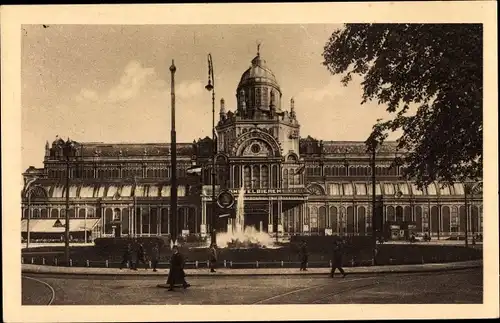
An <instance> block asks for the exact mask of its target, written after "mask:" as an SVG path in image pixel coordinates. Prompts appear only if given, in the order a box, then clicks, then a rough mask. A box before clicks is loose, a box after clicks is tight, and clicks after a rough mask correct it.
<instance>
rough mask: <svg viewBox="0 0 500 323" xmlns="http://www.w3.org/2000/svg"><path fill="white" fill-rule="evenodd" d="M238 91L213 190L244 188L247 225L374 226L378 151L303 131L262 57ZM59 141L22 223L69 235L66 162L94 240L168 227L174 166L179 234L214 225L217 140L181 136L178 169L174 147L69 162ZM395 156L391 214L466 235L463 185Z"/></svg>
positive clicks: (389, 185)
mask: <svg viewBox="0 0 500 323" xmlns="http://www.w3.org/2000/svg"><path fill="white" fill-rule="evenodd" d="M236 97H237V107H236V109H235V111H234V112H233V111H227V112H226V107H225V102H224V99H222V100H221V102H220V113H219V121H218V124H217V126H216V132H217V143H216V144H217V145H216V146H217V155H216V157H215V158H216V165H217V169H216V174H217V176H216V189H217V190H220V189H221V188H224V189H229V190H231V191H233V192H234V193H235V194H237V193H238V191H239V189H240V188H241V187H244V188H245V223H246V224H247V225H254V226H256V227H257V228H260V229H262V230H264V231H268V232H276V231H278V232H281V233H284V234H295V233H307V234H331V233H333V234H335V233H338V234H356V235H357V234H360V235H363V234H369V233H370V232H371V212H372V211H371V194H372V192H371V188H372V186H371V167H370V158H371V157H370V155H369V154H367V153H366V147H365V145H364V142H338V141H317V140H315V139H313V138H311V137H307V138H301V137H300V125H299V121H298V120H297V117H296V114H295V106H294V101H293V99H292V100H291V102H290V106H289V108H288V109H287V108H285V107H284V106H283V105H284V102H283V101H282V93H281V89H280V86H279V84H278V82H277V81H276V77H275V76H274V74H273V73H272V71H271V70H270V69H269V68H268V67H267V65H266V62H265V61H264V60H263V59H262V57H261V56H260V54H257V56H256V57H255V58H254V59H253V60H252V62H251V66H250V67H249V68H248V70H246V71H245V72H244V73H243V75H242V77H241V80H240V83H239V84H238V87H237V89H236ZM63 146H64V140H62V139H60V138H56V140H55V141H53V142H52V144H51V145H49V143H48V142H47V144H46V147H45V158H44V167H43V168H42V169H36V168H33V167H30V168H29V169H28V170H27V171H26V172H25V173H24V174H23V175H24V178H25V189H24V190H23V193H22V194H23V204H22V217H23V230H26V229H25V227H26V224H25V222H26V218H27V216H28V212H29V210H31V221H32V224H30V228H34V227H35V226H36V225H38V228H39V229H38V231H40V232H42V231H44V230H45V231H46V232H59V231H61V232H62V231H63V229H61V228H59V227H58V226H54V225H53V224H54V223H55V221H56V220H57V219H60V220H59V222H60V221H61V220H62V221H64V212H65V196H66V195H65V187H66V186H65V179H66V171H67V169H68V168H67V166H68V163H69V177H70V180H69V182H70V185H69V187H70V188H69V200H70V211H69V212H70V217H71V218H72V219H73V220H72V221H70V223H73V224H71V225H72V229H71V230H72V231H73V232H78V231H82V230H84V231H92V232H93V234H92V235H93V236H94V237H95V236H103V235H104V236H106V235H117V234H122V235H129V234H130V235H143V236H144V235H146V236H148V235H165V234H168V233H169V232H171V231H172V227H171V214H170V210H169V195H170V186H169V185H170V182H169V179H170V174H171V173H172V171H176V172H177V174H178V178H179V188H178V195H179V202H178V206H179V211H178V215H177V217H178V231H179V232H178V233H180V234H183V233H184V234H186V233H190V234H192V233H195V234H204V233H206V232H209V230H210V225H211V223H210V215H211V200H212V192H211V185H210V184H211V183H210V180H211V176H210V173H211V171H212V170H211V164H212V163H211V158H212V157H211V156H212V151H211V149H212V141H211V139H209V138H205V139H200V140H198V141H195V142H193V143H191V144H177V156H178V161H177V165H178V167H177V169H176V170H172V169H171V167H170V165H171V163H170V145H169V144H166V143H162V144H108V143H78V142H73V145H72V152H71V154H70V155H71V157H70V158H69V162H68V160H67V159H66V157H65V154H64V153H63ZM398 154H404V152H401V151H400V152H398V151H397V150H396V145H395V143H391V142H387V143H385V144H384V145H383V146H382V147H381V149H380V150H379V151H378V153H377V156H376V169H375V171H376V181H377V182H376V195H379V196H381V197H383V201H384V204H383V213H384V216H383V217H384V221H386V222H402V221H407V222H414V223H415V225H416V229H417V231H420V232H424V231H426V232H427V231H430V232H431V234H432V235H440V236H449V235H452V234H457V233H458V234H460V233H464V232H465V228H466V227H465V221H466V212H465V203H464V187H463V186H462V184H455V185H453V186H446V187H441V186H440V185H438V184H432V185H430V186H428V187H427V188H425V189H424V190H419V189H418V188H417V187H416V185H415V184H414V183H412V182H408V181H405V180H403V179H402V178H401V176H400V173H401V171H402V170H401V169H399V168H396V167H392V168H391V167H390V166H391V163H392V161H393V160H394V158H395V157H397V155H398ZM192 165H199V166H201V167H202V173H201V176H191V175H187V174H186V170H187V169H188V168H190V167H191V166H192ZM28 205H29V208H28ZM468 205H469V206H468V207H469V208H470V209H469V213H468V214H470V217H469V219H468V221H469V223H468V228H469V229H468V230H470V232H481V231H482V198H481V196H474V195H473V196H471V197H470V199H469V203H468ZM134 208H135V212H134ZM230 221H231V219H230V218H219V219H218V220H217V222H216V224H215V225H216V228H217V230H225V229H226V228H227V225H228V224H229V223H228V222H230ZM82 228H83V229H82ZM31 230H32V231H33V230H35V229H31ZM57 230H59V231H57ZM117 230H118V231H117ZM35 231H36V230H35Z"/></svg>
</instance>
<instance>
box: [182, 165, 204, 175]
mask: <svg viewBox="0 0 500 323" xmlns="http://www.w3.org/2000/svg"><path fill="white" fill-rule="evenodd" d="M186 173H188V174H194V175H201V166H196V165H195V166H192V167H189V168H188V169H187V170H186Z"/></svg>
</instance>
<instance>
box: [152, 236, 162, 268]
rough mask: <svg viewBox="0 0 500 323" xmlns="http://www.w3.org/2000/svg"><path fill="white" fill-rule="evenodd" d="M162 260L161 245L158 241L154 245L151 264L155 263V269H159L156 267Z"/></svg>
mask: <svg viewBox="0 0 500 323" xmlns="http://www.w3.org/2000/svg"><path fill="white" fill-rule="evenodd" d="M159 260H160V247H159V246H158V243H156V244H155V245H154V246H153V250H152V252H151V264H152V265H153V271H157V270H156V267H157V266H158V261H159Z"/></svg>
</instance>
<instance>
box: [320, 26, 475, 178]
mask: <svg viewBox="0 0 500 323" xmlns="http://www.w3.org/2000/svg"><path fill="white" fill-rule="evenodd" d="M482 33H483V28H482V25H480V24H347V25H345V26H344V28H342V29H339V30H336V31H334V32H333V34H332V36H331V37H330V39H329V41H328V42H327V43H326V45H325V47H324V52H323V58H324V62H323V64H324V65H325V66H326V67H327V68H328V70H329V71H330V72H331V73H332V74H341V75H343V78H342V83H343V84H344V85H345V86H347V85H348V84H349V82H350V81H351V80H352V76H353V75H359V76H361V77H362V78H363V81H362V83H361V85H362V87H363V97H362V102H361V104H364V103H366V102H368V101H374V100H377V102H378V103H379V104H381V105H386V106H387V111H388V112H390V113H392V114H393V115H394V118H393V119H392V120H386V121H383V120H377V123H376V124H375V125H374V127H373V132H372V134H371V135H370V137H369V138H368V139H367V141H366V144H367V146H368V149H371V148H372V146H373V144H374V142H377V143H378V144H381V143H382V142H383V141H384V139H385V138H386V137H387V132H388V131H395V130H398V129H401V130H402V133H403V134H402V135H401V137H400V138H399V139H398V140H397V143H398V150H402V151H406V152H407V153H406V154H405V155H404V157H402V158H398V159H397V160H396V163H397V164H399V165H403V166H405V167H404V168H403V169H404V174H403V175H404V176H405V177H406V178H408V179H413V180H416V182H417V185H418V186H420V187H421V186H424V185H427V184H429V183H430V182H432V181H435V180H437V181H439V182H441V183H443V184H445V183H453V182H457V181H464V180H476V179H479V178H482V164H483V163H482V161H483V155H482V150H483V141H482V139H483V138H482V136H483V120H482V117H483V113H482V106H483V74H482V68H483V64H482V62H483V35H482ZM410 105H412V107H413V106H415V107H416V113H415V114H410V113H409V109H410Z"/></svg>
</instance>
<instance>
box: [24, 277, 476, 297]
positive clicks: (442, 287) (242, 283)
mask: <svg viewBox="0 0 500 323" xmlns="http://www.w3.org/2000/svg"><path fill="white" fill-rule="evenodd" d="M165 273H166V272H165ZM337 275H338V276H337V277H335V278H333V279H331V278H329V277H321V276H319V277H318V276H279V277H276V276H243V277H242V276H240V277H230V276H219V277H206V276H205V277H200V276H198V277H188V281H189V283H190V284H191V285H192V286H191V287H190V288H189V289H187V290H183V289H182V288H181V289H176V290H175V291H173V292H169V291H167V289H164V288H158V287H157V284H162V283H164V282H165V280H166V275H165V277H164V278H160V277H154V276H153V277H134V276H83V275H74V276H68V275H65V276H54V275H52V276H50V275H41V274H26V275H24V274H23V279H22V302H23V305H47V304H49V303H50V304H51V305H164V304H192V305H204V304H207V305H208V304H217V305H222V304H232V305H240V304H353V303H354V304H425V303H431V304H432V303H434V304H450V303H464V304H465V303H469V304H480V303H482V300H483V273H482V270H481V269H479V268H478V269H467V270H457V271H450V272H433V273H415V274H379V275H369V274H362V275H361V274H360V275H351V276H349V275H348V276H347V277H346V278H344V279H343V278H341V277H340V275H339V274H338V273H337Z"/></svg>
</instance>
